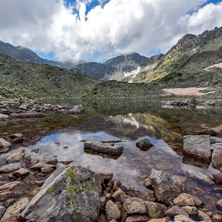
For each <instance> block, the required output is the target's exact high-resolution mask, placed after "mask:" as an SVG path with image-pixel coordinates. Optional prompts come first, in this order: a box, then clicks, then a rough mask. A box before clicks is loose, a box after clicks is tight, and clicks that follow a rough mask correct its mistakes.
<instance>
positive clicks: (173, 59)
mask: <svg viewBox="0 0 222 222" xmlns="http://www.w3.org/2000/svg"><path fill="white" fill-rule="evenodd" d="M220 63H222V27H221V28H215V29H214V30H212V31H205V32H204V33H202V34H201V35H198V36H195V35H191V34H187V35H185V36H184V37H183V38H181V39H180V40H179V41H178V43H177V44H176V45H175V46H173V47H172V48H171V50H169V52H168V53H166V55H164V57H162V58H161V60H160V61H158V62H157V63H156V64H155V66H150V67H148V68H147V69H146V70H145V71H143V72H142V73H140V74H139V75H137V76H136V77H135V78H134V79H133V82H145V83H149V82H152V84H154V85H158V87H161V88H163V87H168V88H169V87H188V86H215V87H221V86H222V76H221V74H222V69H221V68H219V67H220V65H216V64H220ZM213 65H216V66H215V67H214V68H208V67H210V66H213ZM207 68H208V69H207Z"/></svg>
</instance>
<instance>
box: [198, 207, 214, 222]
mask: <svg viewBox="0 0 222 222" xmlns="http://www.w3.org/2000/svg"><path fill="white" fill-rule="evenodd" d="M198 218H199V220H200V221H204V222H212V220H211V219H210V217H209V216H208V215H207V214H206V213H204V212H203V211H201V210H199V211H198Z"/></svg>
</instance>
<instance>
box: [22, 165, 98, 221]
mask: <svg viewBox="0 0 222 222" xmlns="http://www.w3.org/2000/svg"><path fill="white" fill-rule="evenodd" d="M99 184H100V177H99V175H98V174H97V173H95V172H93V171H91V170H89V169H86V168H82V167H80V166H69V167H68V166H66V167H63V168H60V169H58V170H56V171H55V172H54V173H53V174H52V175H51V176H50V177H49V178H48V179H47V180H46V182H45V183H44V184H43V186H42V189H41V190H40V192H39V193H38V194H37V195H36V196H34V197H33V199H32V200H31V201H30V203H29V204H28V206H27V207H26V209H25V210H24V211H23V212H22V214H21V217H22V218H25V219H26V220H30V221H33V222H34V221H38V222H40V221H41V222H43V221H45V222H46V221H57V222H58V221H66V222H71V221H72V222H79V221H95V220H96V219H97V218H98V215H99V209H100V198H99Z"/></svg>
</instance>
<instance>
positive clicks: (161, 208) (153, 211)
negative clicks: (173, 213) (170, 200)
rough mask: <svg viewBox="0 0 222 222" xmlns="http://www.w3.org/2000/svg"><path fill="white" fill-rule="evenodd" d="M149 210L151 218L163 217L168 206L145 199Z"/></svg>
mask: <svg viewBox="0 0 222 222" xmlns="http://www.w3.org/2000/svg"><path fill="white" fill-rule="evenodd" d="M145 205H146V208H147V212H148V215H149V217H150V218H152V219H155V218H163V217H164V216H165V211H166V210H167V207H166V206H165V205H163V204H160V203H155V202H150V201H145Z"/></svg>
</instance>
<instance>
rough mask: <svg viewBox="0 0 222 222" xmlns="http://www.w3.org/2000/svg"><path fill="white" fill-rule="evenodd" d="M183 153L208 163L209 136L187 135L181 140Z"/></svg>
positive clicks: (209, 151)
mask: <svg viewBox="0 0 222 222" xmlns="http://www.w3.org/2000/svg"><path fill="white" fill-rule="evenodd" d="M183 143H184V145H183V151H184V153H185V154H187V155H189V156H192V157H195V158H198V159H200V160H203V161H205V162H210V158H211V150H210V136H209V135H197V136H193V135H188V136H184V138H183Z"/></svg>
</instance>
